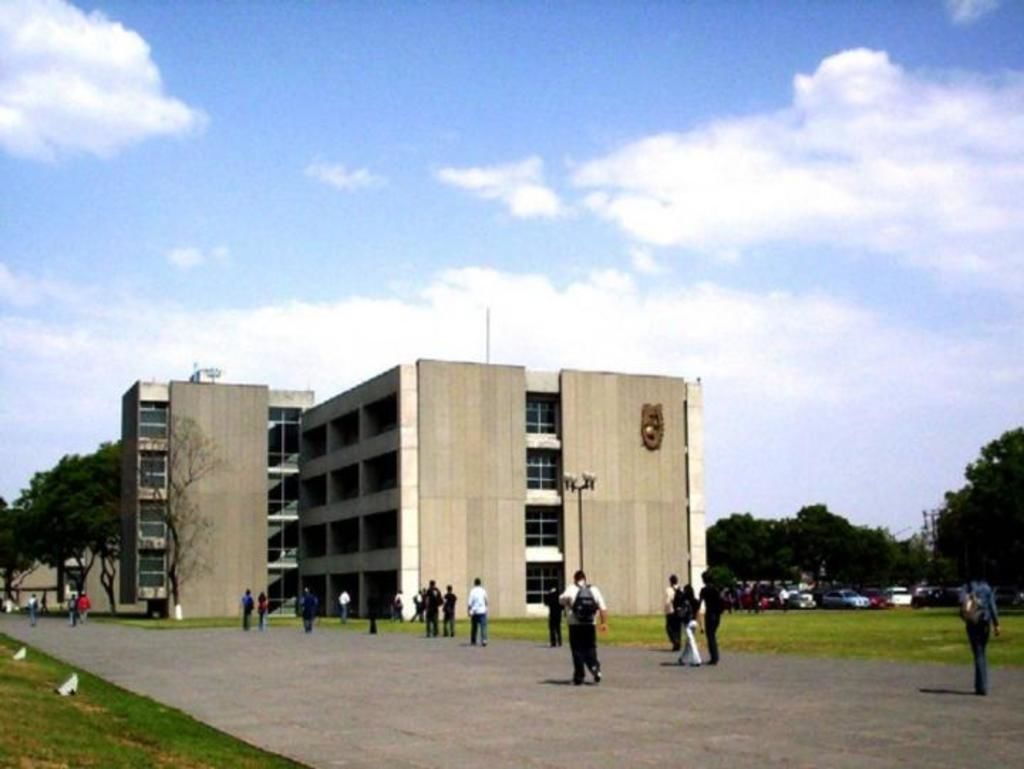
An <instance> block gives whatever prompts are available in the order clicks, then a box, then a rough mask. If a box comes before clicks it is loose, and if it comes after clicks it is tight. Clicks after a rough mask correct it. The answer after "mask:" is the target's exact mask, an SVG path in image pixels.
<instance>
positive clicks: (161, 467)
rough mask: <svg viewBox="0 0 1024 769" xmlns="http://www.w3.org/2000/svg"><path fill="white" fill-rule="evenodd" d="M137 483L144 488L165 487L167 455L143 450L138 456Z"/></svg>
mask: <svg viewBox="0 0 1024 769" xmlns="http://www.w3.org/2000/svg"><path fill="white" fill-rule="evenodd" d="M139 485H140V486H142V487H143V488H146V489H164V488H167V455H166V454H162V453H160V452H159V451H143V452H142V455H141V456H140V458H139Z"/></svg>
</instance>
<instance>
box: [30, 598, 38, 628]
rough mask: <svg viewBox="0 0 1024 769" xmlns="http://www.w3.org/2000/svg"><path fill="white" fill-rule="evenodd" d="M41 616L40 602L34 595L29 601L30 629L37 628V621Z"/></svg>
mask: <svg viewBox="0 0 1024 769" xmlns="http://www.w3.org/2000/svg"><path fill="white" fill-rule="evenodd" d="M38 614H39V600H38V599H37V598H36V594H35V593H33V594H32V596H31V597H30V598H29V599H28V624H29V627H35V626H36V621H37V619H38Z"/></svg>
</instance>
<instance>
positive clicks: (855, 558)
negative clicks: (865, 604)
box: [835, 526, 898, 585]
mask: <svg viewBox="0 0 1024 769" xmlns="http://www.w3.org/2000/svg"><path fill="white" fill-rule="evenodd" d="M897 549H898V548H897V544H896V540H894V539H893V537H892V535H891V534H890V533H889V532H888V531H887V530H885V529H873V528H870V527H868V526H852V527H851V532H850V541H849V542H848V543H847V548H846V554H847V556H848V558H847V560H846V563H845V564H844V565H843V567H842V570H841V571H840V572H838V573H837V574H836V575H835V576H836V578H837V579H839V580H841V581H843V582H849V583H851V584H855V585H871V584H877V585H883V584H888V583H889V582H891V580H892V572H893V567H894V565H895V563H896V557H897Z"/></svg>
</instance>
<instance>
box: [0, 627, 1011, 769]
mask: <svg viewBox="0 0 1024 769" xmlns="http://www.w3.org/2000/svg"><path fill="white" fill-rule="evenodd" d="M461 630H462V628H460V631H461ZM0 632H2V633H5V634H7V635H9V636H12V637H14V638H18V639H22V640H24V641H25V642H26V643H30V644H32V645H33V646H36V647H38V648H40V649H42V650H44V651H46V652H47V653H49V654H51V655H53V656H55V657H58V658H60V659H62V660H65V661H67V662H68V663H69V664H70V665H71V666H74V667H77V668H82V669H85V670H89V671H91V672H93V673H95V674H97V675H99V676H101V677H103V678H105V679H107V680H110V681H112V682H114V683H117V684H119V685H121V686H123V687H125V688H127V689H130V690H132V691H135V692H139V693H141V694H145V695H148V696H150V697H153V698H154V699H157V700H160V701H162V702H165V703H167V704H170V705H173V706H174V707H177V708H180V709H181V710H184V711H186V712H188V713H190V714H192V715H193V716H195V717H196V718H198V719H199V720H201V721H205V722H207V723H209V724H211V725H213V726H215V727H217V728H218V729H221V730H223V731H225V732H228V733H230V734H233V735H235V736H237V737H239V738H241V739H243V740H245V741H246V742H250V743H252V744H254V745H258V746H260V747H263V748H266V749H268V750H271V751H274V752H277V753H280V754H283V755H287V756H290V757H292V758H294V759H296V760H298V761H301V762H303V763H305V764H309V765H311V766H317V767H353V768H359V769H361V768H363V767H393V768H394V769H411V768H412V767H445V768H446V769H459V768H460V767H466V768H467V769H468V768H470V767H472V768H473V769H479V768H480V767H486V768H487V769H522V768H523V767H559V769H564V768H565V767H581V768H586V769H589V768H590V767H643V766H658V767H682V766H685V767H688V768H689V767H694V768H696V769H701V768H702V767H721V768H722V769H746V768H747V767H750V769H754V768H755V767H756V768H757V769H763V768H764V767H822V768H831V767H857V768H858V769H871V768H872V767H927V768H928V769H940V768H942V767H949V769H962V768H963V767H971V766H984V767H986V769H995V768H996V767H1007V768H1008V769H1009V768H1011V767H1012V768H1013V769H1020V767H1021V766H1024V671H1022V670H1016V669H995V670H993V671H991V673H990V675H991V680H992V694H991V695H990V696H989V697H985V698H983V697H975V696H973V695H972V694H971V693H970V692H971V675H972V674H971V669H970V667H969V666H967V665H964V666H943V665H921V664H897V663H882V662H852V661H837V660H817V659H803V658H796V657H782V656H769V655H749V654H748V655H739V654H730V653H729V651H728V649H725V650H724V651H723V654H724V657H723V663H722V664H721V665H719V666H718V667H717V668H712V667H702V668H699V669H697V668H680V667H678V666H676V665H674V664H673V663H674V660H675V656H674V655H672V654H670V653H668V652H659V651H644V650H636V649H611V648H608V649H602V650H601V652H600V656H601V659H602V663H603V665H604V671H605V679H604V681H603V682H602V683H601V685H600V686H592V685H586V686H582V687H574V686H571V685H569V679H570V674H571V665H570V661H569V651H568V648H563V649H550V648H548V647H546V646H539V645H536V644H531V643H522V642H508V641H506V642H502V641H497V642H492V643H491V645H490V646H488V647H487V648H479V647H475V648H474V647H470V646H468V644H467V639H466V638H465V637H464V636H463V637H462V638H458V639H455V640H454V641H452V640H451V639H431V640H427V639H422V638H416V637H410V636H406V635H379V636H369V635H364V634H357V633H355V632H339V631H338V630H337V629H336V628H318V629H317V630H316V631H315V632H314V633H312V634H311V635H304V634H303V633H302V632H301V631H299V630H296V629H293V628H287V629H285V628H278V629H271V631H270V632H268V633H266V634H259V633H257V632H255V631H252V632H249V633H243V632H242V631H241V630H165V631H153V630H137V629H133V628H126V627H120V626H116V625H110V624H99V623H90V624H88V625H86V626H82V627H78V628H75V629H71V628H69V627H68V626H67V623H66V621H62V620H60V619H56V618H53V619H45V620H42V621H40V623H39V625H38V626H37V627H36V628H30V627H29V626H28V622H27V620H26V619H25V618H24V617H10V616H3V617H2V619H0ZM964 655H965V658H969V655H970V652H969V651H968V649H967V644H966V640H965V642H964Z"/></svg>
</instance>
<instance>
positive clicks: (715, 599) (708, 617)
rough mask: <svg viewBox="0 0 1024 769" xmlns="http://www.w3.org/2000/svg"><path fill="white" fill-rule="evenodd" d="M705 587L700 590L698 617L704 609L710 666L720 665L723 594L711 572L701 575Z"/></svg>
mask: <svg viewBox="0 0 1024 769" xmlns="http://www.w3.org/2000/svg"><path fill="white" fill-rule="evenodd" d="M700 578H701V581H702V582H703V583H704V587H702V588H701V589H700V596H698V599H699V603H698V606H697V612H698V616H700V607H701V605H703V607H704V635H705V636H706V637H707V639H708V656H709V657H710V658H711V659H709V660H708V664H709V665H717V664H718V626H719V624H721V622H722V608H723V606H722V604H723V601H722V592H721V591H720V590H719V589H718V586H717V585H715V583H714V582H713V581H712V578H711V572H710V571H706V572H704V573H703V574H701V575H700Z"/></svg>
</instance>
